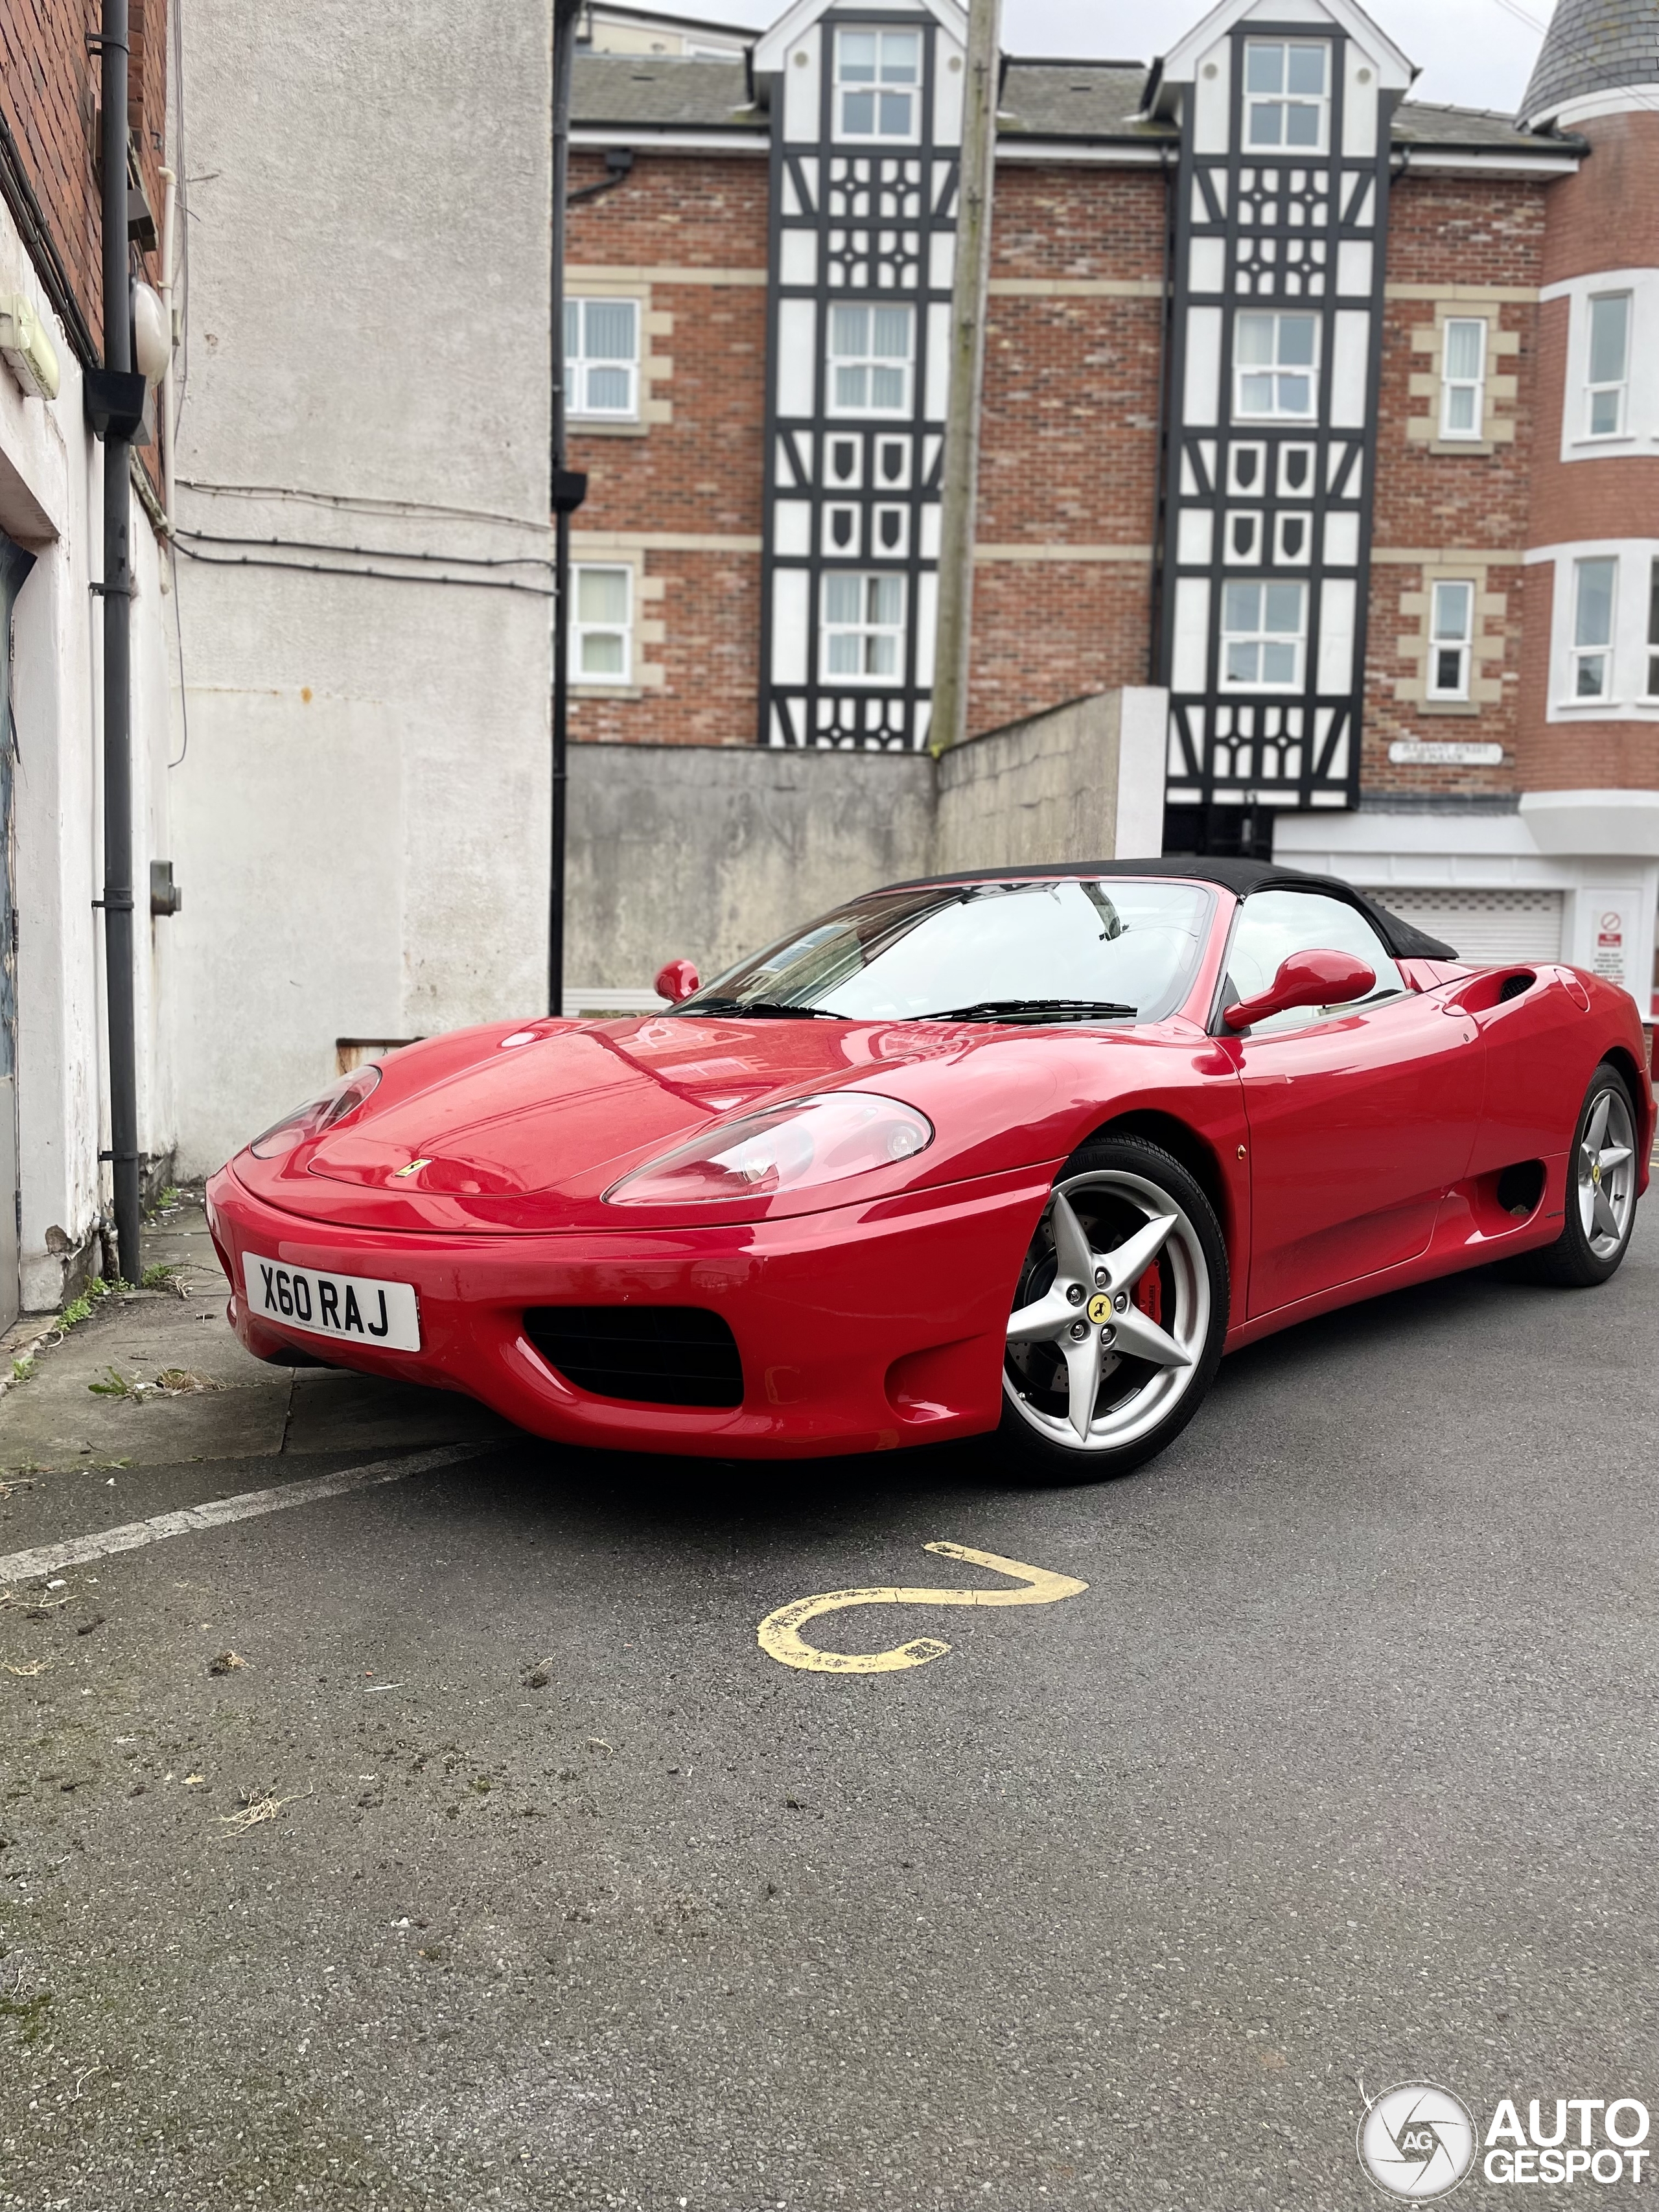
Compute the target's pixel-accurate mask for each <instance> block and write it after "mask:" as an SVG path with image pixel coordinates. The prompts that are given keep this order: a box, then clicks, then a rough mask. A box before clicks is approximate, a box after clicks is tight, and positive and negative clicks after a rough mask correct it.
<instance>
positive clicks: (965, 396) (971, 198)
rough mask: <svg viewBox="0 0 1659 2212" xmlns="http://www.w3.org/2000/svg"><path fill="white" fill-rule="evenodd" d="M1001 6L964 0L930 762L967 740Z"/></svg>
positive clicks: (997, 2) (995, 2)
mask: <svg viewBox="0 0 1659 2212" xmlns="http://www.w3.org/2000/svg"><path fill="white" fill-rule="evenodd" d="M1001 15H1002V8H1001V0H969V7H968V76H967V82H966V84H965V85H964V86H963V111H962V180H961V183H960V185H959V186H958V188H957V257H956V268H955V271H954V274H953V276H952V277H951V386H950V399H949V403H948V411H947V413H946V416H945V456H944V462H943V465H942V468H941V471H940V478H941V483H940V490H941V501H940V506H941V512H940V515H939V632H938V644H937V647H936V648H935V651H934V656H933V719H932V721H931V722H930V724H929V726H928V736H927V750H929V752H931V753H932V754H933V757H934V758H935V759H936V760H937V759H938V757H939V755H940V754H941V753H943V752H948V751H949V750H950V749H951V746H952V745H959V744H961V743H962V741H963V738H965V737H966V736H967V734H968V659H969V643H970V641H971V637H972V632H973V616H974V525H975V508H976V507H977V505H978V501H979V417H980V403H981V397H982V395H983V392H984V386H985V300H986V287H987V283H988V282H989V278H990V273H991V198H992V191H993V187H994V183H995V177H996V151H997V86H998V79H999V77H1000V74H1001V66H1002V55H1001V36H1000V33H1001Z"/></svg>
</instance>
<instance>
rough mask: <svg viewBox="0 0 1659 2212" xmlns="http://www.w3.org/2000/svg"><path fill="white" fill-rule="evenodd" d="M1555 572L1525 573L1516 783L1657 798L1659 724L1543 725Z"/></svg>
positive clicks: (1548, 568) (1545, 566)
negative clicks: (1644, 793) (1522, 702)
mask: <svg viewBox="0 0 1659 2212" xmlns="http://www.w3.org/2000/svg"><path fill="white" fill-rule="evenodd" d="M1554 595H1555V569H1554V567H1553V564H1552V563H1551V562H1539V563H1538V564H1537V565H1536V566H1534V567H1532V568H1528V570H1527V572H1526V585H1525V598H1526V625H1525V630H1524V634H1523V638H1522V659H1521V668H1522V687H1523V690H1524V695H1525V699H1526V711H1525V713H1524V714H1523V715H1522V725H1521V731H1520V744H1519V750H1520V769H1521V774H1520V781H1521V785H1522V789H1524V790H1527V791H1656V790H1659V722H1650V721H1641V722H1638V721H1629V722H1591V721H1579V720H1572V721H1567V722H1550V721H1547V720H1545V707H1546V703H1547V701H1548V698H1549V682H1550V669H1549V644H1550V614H1551V608H1552V605H1553V599H1554Z"/></svg>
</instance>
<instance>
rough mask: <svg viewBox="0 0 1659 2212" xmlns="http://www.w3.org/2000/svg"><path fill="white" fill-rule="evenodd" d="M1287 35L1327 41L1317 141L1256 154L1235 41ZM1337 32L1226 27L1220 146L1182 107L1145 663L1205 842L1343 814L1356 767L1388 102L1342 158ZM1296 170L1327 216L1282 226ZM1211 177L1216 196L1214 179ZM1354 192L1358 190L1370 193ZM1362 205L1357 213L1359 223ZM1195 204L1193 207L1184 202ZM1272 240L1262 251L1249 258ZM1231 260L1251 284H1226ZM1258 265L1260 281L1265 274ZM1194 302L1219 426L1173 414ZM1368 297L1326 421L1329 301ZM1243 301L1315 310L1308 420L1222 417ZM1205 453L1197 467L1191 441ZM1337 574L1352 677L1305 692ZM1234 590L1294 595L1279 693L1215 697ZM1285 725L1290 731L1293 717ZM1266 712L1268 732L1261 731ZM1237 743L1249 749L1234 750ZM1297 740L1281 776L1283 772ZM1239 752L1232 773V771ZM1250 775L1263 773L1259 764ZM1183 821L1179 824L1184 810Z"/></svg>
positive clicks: (1343, 303) (1187, 106) (1185, 803)
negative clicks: (1356, 269)
mask: <svg viewBox="0 0 1659 2212" xmlns="http://www.w3.org/2000/svg"><path fill="white" fill-rule="evenodd" d="M1263 40H1285V41H1286V42H1294V43H1297V44H1311V43H1314V42H1316V41H1322V42H1323V43H1325V44H1326V45H1327V46H1328V48H1329V62H1328V67H1329V75H1328V80H1327V81H1328V88H1329V101H1330V105H1329V121H1328V139H1327V145H1326V149H1325V151H1324V152H1323V153H1322V154H1321V153H1317V152H1315V153H1310V152H1309V151H1308V150H1306V149H1290V148H1285V149H1260V148H1251V147H1249V146H1247V145H1246V144H1245V143H1243V141H1244V119H1245V82H1244V62H1245V56H1244V48H1245V46H1246V43H1247V42H1252V41H1263ZM1347 44H1348V41H1347V38H1346V33H1343V32H1342V31H1341V30H1340V28H1338V27H1335V26H1334V25H1327V24H1324V23H1313V22H1308V21H1297V22H1276V21H1255V20H1252V21H1247V22H1242V23H1240V24H1238V25H1237V26H1236V27H1234V29H1233V31H1232V33H1231V48H1232V53H1231V88H1230V91H1231V115H1230V127H1229V133H1228V137H1229V143H1228V147H1227V149H1226V151H1225V154H1223V153H1219V152H1217V153H1213V154H1212V153H1206V154H1202V155H1200V154H1199V153H1198V152H1197V151H1196V149H1195V147H1194V107H1195V102H1194V100H1193V98H1192V97H1191V96H1190V95H1189V96H1188V98H1187V99H1186V100H1184V101H1183V103H1182V105H1183V113H1182V133H1181V152H1180V161H1179V167H1178V169H1177V172H1176V181H1175V185H1174V191H1175V209H1174V221H1173V229H1174V256H1173V260H1174V268H1173V276H1174V283H1173V286H1172V289H1171V296H1170V310H1169V320H1168V325H1167V332H1168V337H1167V343H1168V358H1167V360H1166V362H1165V371H1166V385H1165V390H1166V393H1167V403H1166V404H1167V410H1168V411H1167V420H1168V422H1169V425H1170V428H1169V431H1168V435H1167V436H1166V439H1165V441H1164V481H1163V485H1162V498H1161V512H1160V517H1159V530H1158V538H1159V543H1160V546H1161V548H1162V559H1161V562H1160V574H1159V576H1158V579H1157V583H1158V623H1159V673H1160V676H1161V677H1162V679H1163V680H1164V682H1165V683H1166V684H1170V687H1171V698H1170V761H1169V764H1168V773H1167V789H1168V796H1169V802H1170V809H1171V812H1172V813H1173V812H1174V811H1176V809H1177V808H1180V809H1182V810H1183V811H1184V810H1186V809H1196V810H1198V819H1199V820H1200V823H1203V824H1205V825H1206V829H1205V830H1201V831H1200V842H1201V843H1204V844H1206V845H1207V844H1208V843H1210V842H1222V843H1225V844H1226V845H1228V846H1229V847H1230V848H1231V847H1232V846H1233V845H1235V844H1236V843H1237V834H1236V833H1235V832H1234V831H1233V829H1232V828H1231V823H1229V824H1228V826H1227V827H1226V829H1224V830H1223V831H1222V832H1221V835H1220V837H1219V840H1218V841H1217V839H1216V838H1215V836H1213V834H1212V833H1213V829H1214V825H1215V824H1216V822H1217V818H1218V816H1224V817H1225V815H1230V814H1231V813H1232V812H1233V811H1235V810H1237V809H1243V810H1245V811H1249V812H1251V813H1253V814H1255V816H1256V817H1257V820H1258V827H1257V829H1256V830H1255V833H1254V836H1255V838H1257V839H1259V838H1260V836H1261V829H1260V827H1259V823H1260V818H1261V810H1264V809H1265V810H1272V809H1291V810H1297V811H1305V810H1309V809H1312V808H1316V807H1317V808H1324V807H1352V806H1353V805H1356V804H1357V803H1358V795H1359V775H1360V736H1361V729H1362V724H1363V709H1364V669H1365V644H1366V617H1367V601H1368V597H1369V585H1370V544H1371V535H1372V524H1373V507H1374V500H1375V483H1376V415H1377V401H1378V392H1379V386H1380V377H1381V363H1382V339H1383V299H1384V289H1383V288H1384V281H1385V272H1386V264H1387V246H1388V204H1389V174H1390V136H1391V133H1390V124H1391V119H1392V114H1393V109H1394V106H1395V96H1394V95H1393V94H1388V93H1385V92H1382V91H1381V90H1380V89H1379V92H1378V94H1377V118H1376V142H1375V149H1374V151H1373V153H1371V154H1370V155H1364V156H1360V155H1346V156H1345V155H1343V154H1342V152H1341V150H1340V149H1341V145H1342V138H1343V109H1344V98H1345V92H1346V47H1347ZM1296 170H1301V171H1303V172H1304V173H1308V178H1309V180H1308V181H1307V182H1305V183H1304V189H1303V191H1302V193H1301V195H1300V197H1301V200H1302V204H1303V209H1304V214H1307V213H1310V212H1311V207H1312V204H1313V202H1314V201H1315V200H1316V199H1317V198H1319V197H1323V198H1324V200H1325V203H1326V204H1325V213H1324V219H1323V221H1322V222H1321V223H1320V224H1319V225H1318V226H1317V227H1315V226H1313V225H1312V224H1310V222H1306V221H1304V222H1298V223H1292V222H1291V220H1290V219H1289V208H1288V204H1287V202H1288V197H1289V192H1288V188H1289V185H1290V173H1291V172H1292V171H1296ZM1246 171H1251V172H1254V173H1255V179H1256V185H1255V191H1253V193H1252V195H1251V206H1252V211H1253V212H1254V213H1256V214H1258V215H1259V213H1260V211H1261V210H1260V203H1261V201H1262V200H1263V199H1266V198H1269V197H1271V198H1272V199H1273V202H1274V203H1275V206H1274V213H1273V219H1272V220H1267V221H1261V220H1253V221H1251V222H1248V223H1247V222H1244V221H1243V219H1242V210H1243V203H1244V194H1243V181H1242V180H1243V173H1244V172H1246ZM1264 172H1265V173H1267V174H1268V175H1269V176H1271V177H1273V178H1274V179H1275V180H1276V189H1273V191H1263V190H1262V188H1261V187H1262V182H1263V173H1264ZM1320 172H1323V173H1325V175H1326V178H1327V179H1328V185H1330V186H1331V187H1334V188H1333V189H1328V190H1327V191H1325V192H1324V193H1323V194H1321V193H1320V192H1319V191H1318V189H1317V186H1316V185H1315V184H1314V183H1313V182H1312V181H1311V179H1312V177H1313V176H1314V175H1316V174H1317V173H1320ZM1218 178H1219V179H1221V180H1222V182H1223V185H1224V190H1225V204H1224V201H1223V197H1222V195H1221V194H1220V193H1218V191H1217V189H1216V185H1217V181H1218ZM1367 186H1369V188H1370V190H1369V194H1367V189H1366V188H1367ZM1367 198H1369V212H1370V222H1361V221H1360V220H1359V218H1360V216H1361V215H1362V213H1364V203H1365V202H1366V200H1367ZM1195 203H1199V204H1200V206H1201V212H1200V214H1199V215H1197V216H1195V214H1194V205H1195ZM1195 237H1199V238H1219V239H1220V240H1222V241H1223V246H1224V257H1223V269H1222V279H1221V289H1220V290H1219V291H1218V292H1217V291H1215V290H1206V291H1205V292H1203V293H1201V294H1196V295H1195V294H1194V282H1193V246H1194V238H1195ZM1316 238H1318V239H1322V240H1323V242H1324V246H1325V259H1324V262H1323V264H1322V266H1323V268H1324V271H1325V276H1324V284H1323V289H1322V291H1321V292H1319V293H1317V294H1311V295H1310V293H1309V292H1308V291H1307V290H1306V289H1302V290H1299V291H1293V290H1291V289H1290V288H1289V285H1288V283H1287V282H1286V273H1287V271H1288V270H1291V268H1297V269H1298V270H1301V271H1302V273H1303V274H1304V276H1305V275H1306V273H1307V271H1308V270H1309V269H1310V267H1311V266H1313V265H1314V264H1312V263H1311V262H1310V261H1306V260H1304V261H1301V262H1298V263H1294V264H1293V263H1292V262H1291V260H1290V258H1289V253H1288V249H1289V247H1290V246H1291V244H1292V243H1294V242H1296V241H1301V243H1302V245H1303V246H1304V248H1305V247H1306V246H1308V245H1309V244H1310V241H1311V240H1314V239H1316ZM1345 240H1351V241H1360V240H1363V241H1364V242H1367V243H1369V244H1370V247H1371V270H1370V293H1369V297H1368V298H1362V297H1360V296H1359V295H1352V294H1350V295H1340V293H1339V289H1338V261H1339V249H1340V246H1341V244H1342V243H1343V242H1344V241H1345ZM1268 241H1271V256H1272V258H1271V259H1269V258H1267V257H1264V256H1263V255H1261V253H1260V252H1257V251H1256V249H1257V248H1259V247H1260V246H1262V245H1263V244H1264V243H1266V242H1268ZM1241 263H1243V266H1244V268H1245V270H1246V273H1247V274H1248V276H1249V289H1248V290H1245V289H1240V283H1239V276H1240V269H1241ZM1268 271H1271V272H1272V274H1271V276H1270V277H1269V281H1268V283H1267V287H1266V289H1261V278H1262V276H1263V275H1264V274H1266V273H1267V272H1268ZM1194 305H1197V306H1201V307H1218V309H1219V311H1220V348H1219V360H1218V372H1217V394H1216V399H1217V404H1216V410H1215V412H1216V419H1215V422H1214V423H1213V424H1212V425H1209V424H1200V425H1188V424H1187V423H1186V422H1184V420H1183V419H1182V418H1183V408H1184V402H1185V392H1186V382H1187V363H1188V336H1189V315H1190V313H1191V310H1192V308H1193V307H1194ZM1356 307H1365V308H1367V309H1368V311H1369V315H1370V328H1369V344H1368V349H1367V356H1366V362H1365V373H1364V404H1363V419H1362V421H1361V422H1360V423H1359V424H1358V425H1357V426H1353V427H1348V426H1345V427H1343V428H1333V427H1332V426H1331V420H1330V414H1331V383H1332V375H1333V370H1334V362H1335V354H1336V347H1335V343H1334V339H1335V332H1336V318H1337V315H1338V313H1339V312H1340V310H1342V309H1345V308H1346V309H1352V308H1356ZM1252 309H1256V310H1261V311H1266V312H1270V313H1272V312H1279V313H1283V312H1290V313H1314V314H1316V315H1317V316H1318V318H1319V322H1320V341H1321V342H1320V348H1319V363H1318V381H1317V394H1318V396H1317V402H1316V410H1315V414H1314V416H1312V418H1311V419H1310V420H1308V421H1305V422H1302V421H1292V420H1286V419H1279V420H1256V419H1241V420H1239V421H1237V422H1236V421H1235V420H1234V410H1233V399H1234V373H1233V372H1234V359H1233V338H1234V331H1235V327H1236V319H1237V315H1238V314H1239V313H1248V312H1249V311H1250V310H1252ZM1206 447H1207V449H1208V452H1209V453H1210V454H1211V455H1212V461H1211V462H1210V463H1207V464H1206ZM1241 447H1247V448H1248V447H1259V448H1261V465H1260V468H1259V473H1258V475H1257V477H1256V480H1255V484H1254V486H1253V487H1252V488H1250V489H1249V490H1246V491H1243V492H1241V491H1239V490H1236V489H1231V486H1232V484H1233V481H1234V476H1233V469H1234V462H1233V456H1234V453H1235V451H1236V449H1237V448H1241ZM1285 447H1291V448H1295V447H1312V449H1313V454H1312V481H1311V483H1310V485H1309V487H1308V488H1307V489H1306V491H1305V492H1304V490H1303V489H1301V488H1300V487H1297V489H1295V490H1294V491H1293V492H1287V489H1286V486H1285V481H1284V478H1283V476H1282V473H1281V461H1282V460H1283V459H1285V456H1284V454H1283V451H1282V449H1284V448H1285ZM1241 498H1242V499H1243V500H1244V501H1246V502H1247V503H1248V505H1249V507H1250V508H1252V509H1253V510H1254V511H1255V513H1256V515H1257V517H1258V520H1257V523H1256V530H1257V532H1258V537H1257V541H1256V542H1257V544H1258V546H1259V549H1260V556H1261V557H1260V558H1258V559H1257V560H1256V561H1255V562H1252V563H1250V564H1249V565H1248V566H1247V565H1243V563H1242V562H1239V561H1237V560H1234V561H1230V560H1229V559H1228V557H1227V555H1228V548H1227V544H1226V541H1225V532H1226V531H1227V529H1228V527H1229V506H1230V503H1231V502H1236V501H1239V500H1240V499H1241ZM1195 507H1200V508H1202V507H1207V509H1208V510H1209V513H1210V516H1211V526H1210V543H1209V550H1208V557H1207V559H1206V560H1203V561H1191V562H1183V561H1182V559H1181V550H1182V548H1181V537H1182V532H1181V516H1182V510H1183V508H1185V509H1187V510H1188V511H1191V510H1193V509H1194V508H1195ZM1345 509H1346V511H1348V512H1350V513H1352V514H1353V515H1354V516H1355V518H1356V521H1357V532H1356V538H1357V543H1356V553H1357V558H1356V559H1355V560H1354V561H1353V562H1342V563H1334V562H1328V560H1327V558H1326V554H1325V526H1326V520H1327V517H1328V514H1330V513H1332V512H1333V511H1341V510H1345ZM1281 518H1299V519H1301V520H1302V522H1303V528H1304V544H1305V547H1306V557H1305V558H1304V559H1303V560H1301V561H1299V562H1297V561H1285V560H1281V559H1279V558H1278V557H1277V556H1278V553H1279V543H1280V541H1279V525H1280V520H1281ZM1187 577H1191V578H1200V577H1201V578H1203V579H1204V580H1206V581H1207V584H1208V587H1209V609H1208V617H1207V638H1206V672H1205V681H1204V684H1203V686H1202V688H1201V689H1200V690H1176V689H1175V684H1174V678H1175V676H1176V631H1177V596H1178V591H1179V584H1180V581H1181V580H1182V578H1187ZM1339 577H1340V578H1345V579H1350V580H1352V584H1353V587H1354V607H1353V618H1352V648H1351V657H1350V681H1349V684H1348V688H1347V689H1346V691H1344V692H1341V693H1322V692H1321V691H1320V690H1318V688H1317V676H1318V666H1319V639H1320V634H1321V620H1322V613H1323V608H1324V587H1325V585H1326V583H1327V582H1328V580H1332V579H1334V578H1339ZM1228 581H1233V582H1246V581H1249V582H1261V583H1264V584H1265V583H1270V582H1299V583H1302V584H1304V586H1306V587H1307V592H1306V601H1305V605H1306V628H1305V635H1304V659H1303V671H1302V675H1303V682H1302V685H1301V688H1300V690H1298V691H1297V692H1294V693H1273V692H1267V691H1260V690H1231V689H1224V688H1223V686H1222V684H1221V669H1220V650H1221V631H1222V611H1223V587H1224V585H1225V583H1226V582H1228ZM1242 715H1243V716H1244V717H1248V720H1249V726H1250V733H1249V736H1248V737H1247V736H1245V735H1243V734H1242V732H1241V716H1242ZM1292 717H1296V718H1297V722H1298V725H1299V726H1298V727H1297V731H1296V733H1294V734H1292V732H1291V718H1292ZM1222 720H1227V721H1229V722H1231V733H1224V734H1218V724H1219V723H1220V722H1221V721H1222ZM1273 721H1276V723H1277V728H1278V734H1276V735H1274V736H1273V737H1271V738H1268V737H1267V736H1266V735H1265V734H1264V733H1265V732H1266V731H1267V726H1268V724H1269V723H1270V722H1273ZM1246 748H1248V751H1247V750H1246ZM1293 750H1294V769H1293V772H1286V770H1287V769H1288V768H1289V765H1290V757H1291V755H1292V751H1293ZM1241 756H1243V760H1244V763H1245V764H1244V766H1243V768H1241V764H1240V763H1241ZM1264 769H1269V770H1271V772H1268V773H1264ZM1189 818H1190V817H1189Z"/></svg>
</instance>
